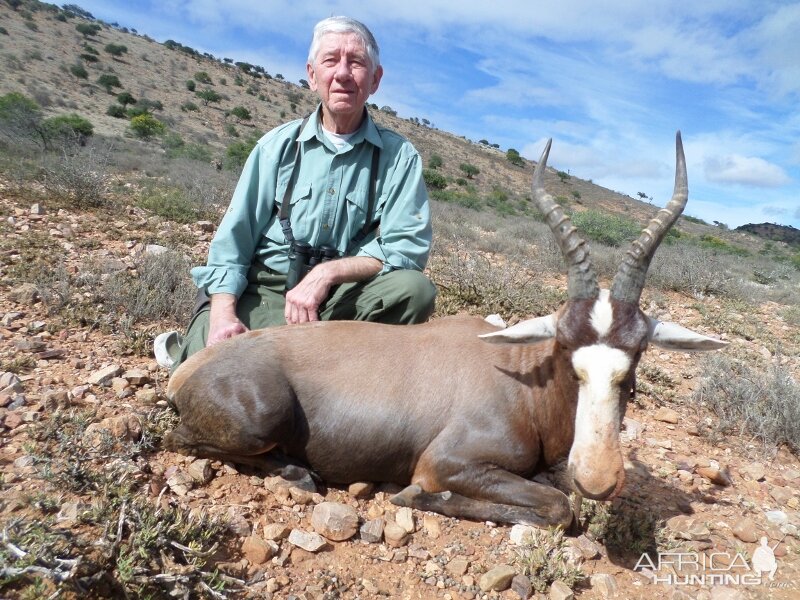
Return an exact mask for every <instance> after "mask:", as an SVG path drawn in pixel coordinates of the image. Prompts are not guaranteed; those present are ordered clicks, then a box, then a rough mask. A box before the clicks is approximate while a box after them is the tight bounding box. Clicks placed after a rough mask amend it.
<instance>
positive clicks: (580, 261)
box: [533, 139, 600, 300]
mask: <svg viewBox="0 0 800 600" xmlns="http://www.w3.org/2000/svg"><path fill="white" fill-rule="evenodd" d="M552 142H553V140H552V139H549V140H547V145H546V146H545V148H544V152H542V157H541V158H540V159H539V164H537V165H536V169H535V170H534V172H533V199H534V202H536V205H537V206H538V207H539V210H541V211H542V212H543V213H544V218H545V222H546V223H547V224H548V226H549V227H550V230H551V231H552V232H553V235H554V236H555V238H556V241H557V242H558V246H559V247H560V248H561V254H562V255H563V256H564V260H565V261H566V263H567V293H568V294H569V298H570V300H587V299H592V298H597V296H598V294H599V293H600V288H599V287H598V285H597V274H596V273H595V272H594V267H592V261H591V259H590V257H589V248H588V247H587V246H586V242H585V241H584V239H583V238H582V237H581V236H580V235H578V230H577V229H575V227H574V226H573V225H572V221H570V219H569V217H568V216H567V215H565V214H564V211H563V210H562V208H561V207H560V206H559V205H558V204H557V203H556V201H555V200H553V197H552V196H551V195H550V194H548V193H547V192H545V191H544V172H545V169H546V167H547V157H548V156H549V155H550V145H551V144H552Z"/></svg>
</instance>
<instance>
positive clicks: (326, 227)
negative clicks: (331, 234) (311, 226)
mask: <svg viewBox="0 0 800 600" xmlns="http://www.w3.org/2000/svg"><path fill="white" fill-rule="evenodd" d="M328 227H329V226H328V224H327V223H323V224H322V228H323V229H324V230H326V231H327V230H328Z"/></svg>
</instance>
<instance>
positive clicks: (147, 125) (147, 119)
mask: <svg viewBox="0 0 800 600" xmlns="http://www.w3.org/2000/svg"><path fill="white" fill-rule="evenodd" d="M130 127H131V131H133V134H134V135H135V136H136V137H138V138H141V139H143V140H148V139H150V138H152V137H154V136H157V135H161V134H163V133H164V131H166V127H165V126H164V124H163V123H162V122H161V121H159V120H158V119H156V118H155V117H154V116H153V115H151V114H143V115H138V116H136V117H133V118H132V119H131V125H130Z"/></svg>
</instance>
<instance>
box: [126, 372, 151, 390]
mask: <svg viewBox="0 0 800 600" xmlns="http://www.w3.org/2000/svg"><path fill="white" fill-rule="evenodd" d="M122 378H123V379H127V380H128V383H130V384H131V385H135V386H140V385H144V384H145V383H150V382H151V381H152V378H151V377H150V373H148V372H147V371H143V370H142V369H129V370H127V371H125V372H124V373H123V374H122Z"/></svg>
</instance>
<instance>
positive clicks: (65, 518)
mask: <svg viewBox="0 0 800 600" xmlns="http://www.w3.org/2000/svg"><path fill="white" fill-rule="evenodd" d="M90 509H91V506H89V505H88V504H83V503H81V502H65V503H64V504H62V505H61V509H60V510H59V511H58V514H57V515H56V522H57V523H60V524H71V523H74V522H75V521H77V520H78V518H80V516H81V515H82V514H83V513H85V512H86V511H88V510H90Z"/></svg>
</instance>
